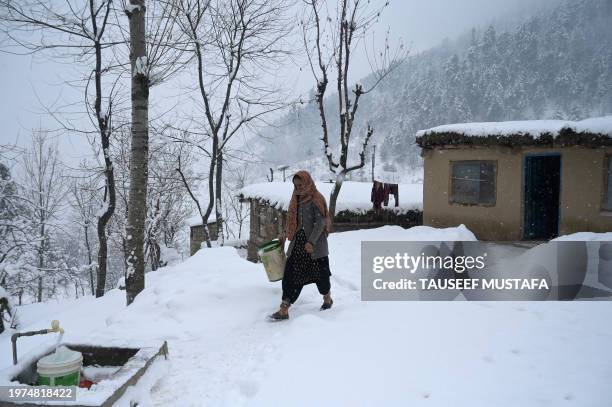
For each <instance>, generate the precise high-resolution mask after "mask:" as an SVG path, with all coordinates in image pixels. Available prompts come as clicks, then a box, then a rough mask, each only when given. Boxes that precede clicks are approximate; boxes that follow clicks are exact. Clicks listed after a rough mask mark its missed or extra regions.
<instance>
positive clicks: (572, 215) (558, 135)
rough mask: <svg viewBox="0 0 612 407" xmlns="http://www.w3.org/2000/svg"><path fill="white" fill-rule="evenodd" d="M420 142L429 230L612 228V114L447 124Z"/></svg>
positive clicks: (521, 233)
mask: <svg viewBox="0 0 612 407" xmlns="http://www.w3.org/2000/svg"><path fill="white" fill-rule="evenodd" d="M417 143H418V145H419V146H420V147H421V148H422V156H423V158H424V167H425V168H424V188H423V204H424V208H425V210H424V213H423V220H424V224H425V225H429V226H434V227H448V226H456V225H459V224H465V225H466V226H467V227H468V228H469V229H470V230H472V231H473V232H474V233H475V234H476V236H477V237H478V239H482V240H522V239H525V240H544V239H550V238H554V237H556V236H558V235H560V234H570V233H574V232H580V231H592V232H605V231H610V230H612V116H607V117H599V118H592V119H588V120H583V121H579V122H571V121H559V120H535V121H523V122H499V123H463V124H453V125H445V126H439V127H435V128H432V129H429V130H422V131H419V132H418V133H417Z"/></svg>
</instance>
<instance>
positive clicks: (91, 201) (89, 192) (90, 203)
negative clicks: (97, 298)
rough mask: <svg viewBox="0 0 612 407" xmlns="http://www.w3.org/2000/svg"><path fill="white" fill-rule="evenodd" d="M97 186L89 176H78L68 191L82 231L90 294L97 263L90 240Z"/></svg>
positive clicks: (92, 291) (94, 291)
mask: <svg viewBox="0 0 612 407" xmlns="http://www.w3.org/2000/svg"><path fill="white" fill-rule="evenodd" d="M97 187H98V183H97V180H95V179H92V178H90V177H79V178H74V179H73V181H72V185H71V188H70V193H71V195H72V199H71V202H70V204H71V206H72V208H73V210H74V212H75V214H76V223H77V225H78V228H79V229H81V230H82V233H83V234H82V236H83V239H84V244H85V253H86V256H87V264H86V265H85V270H86V272H87V274H88V276H89V286H90V289H91V295H95V294H96V284H95V274H96V268H97V263H96V262H94V260H93V255H92V252H93V244H92V242H91V240H90V239H91V237H90V234H91V225H92V223H93V221H94V219H96V217H97V215H98V214H97V213H96V209H97V208H96V204H97V202H99V201H100V198H99V196H98V191H97V189H98V188H97ZM79 240H80V239H79Z"/></svg>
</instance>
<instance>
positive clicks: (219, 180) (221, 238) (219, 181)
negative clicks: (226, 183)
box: [215, 151, 225, 246]
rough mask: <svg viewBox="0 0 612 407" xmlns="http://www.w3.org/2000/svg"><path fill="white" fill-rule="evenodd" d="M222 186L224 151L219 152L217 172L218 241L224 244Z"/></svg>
mask: <svg viewBox="0 0 612 407" xmlns="http://www.w3.org/2000/svg"><path fill="white" fill-rule="evenodd" d="M222 188H223V152H222V151H220V152H219V154H217V173H216V174H215V191H216V193H215V195H216V198H215V216H216V217H217V243H218V245H219V246H223V244H224V242H225V236H224V234H223V211H222V205H221V204H222V202H221V197H222V192H223V191H222Z"/></svg>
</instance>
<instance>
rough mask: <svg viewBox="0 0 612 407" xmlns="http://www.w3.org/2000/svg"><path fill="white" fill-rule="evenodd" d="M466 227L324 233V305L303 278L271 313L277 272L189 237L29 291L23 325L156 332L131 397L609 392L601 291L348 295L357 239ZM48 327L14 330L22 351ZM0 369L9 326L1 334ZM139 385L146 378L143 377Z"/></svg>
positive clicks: (564, 401)
mask: <svg viewBox="0 0 612 407" xmlns="http://www.w3.org/2000/svg"><path fill="white" fill-rule="evenodd" d="M442 239H444V240H474V235H473V234H472V233H471V232H470V231H469V230H467V229H465V228H464V227H459V228H452V229H447V230H435V229H431V228H427V227H416V228H412V229H409V230H403V229H401V228H399V227H391V226H388V227H383V228H379V229H372V230H361V231H354V232H345V233H338V234H333V235H331V236H330V251H331V255H330V264H331V269H332V273H333V276H332V294H333V297H334V307H333V308H332V309H331V310H330V311H325V312H320V311H318V308H319V306H320V303H321V298H320V295H319V294H318V292H317V290H316V288H315V287H314V286H308V287H306V288H305V289H304V291H303V293H302V296H301V297H300V299H299V300H298V302H297V303H296V305H295V306H294V307H292V309H291V318H290V320H288V321H285V322H280V323H269V322H267V321H266V319H265V315H266V314H268V313H270V312H271V311H273V310H275V308H276V307H277V306H278V304H279V302H280V295H281V290H280V283H269V282H268V281H267V279H266V276H265V272H264V270H263V267H262V265H261V264H253V263H249V262H247V261H245V260H244V259H242V258H240V257H239V256H238V255H237V254H236V251H235V249H233V248H229V247H222V248H213V249H206V250H200V251H199V252H197V253H196V254H195V256H193V257H191V258H189V259H187V260H186V261H184V262H182V263H180V264H177V265H175V266H171V267H166V268H163V269H160V270H158V271H156V272H152V273H149V274H148V275H147V288H146V290H145V291H143V292H142V293H141V294H140V295H139V296H138V297H137V298H136V301H135V302H134V304H132V305H131V306H129V307H127V308H126V307H125V305H124V304H125V293H124V292H123V291H120V290H112V291H111V292H109V293H108V294H107V295H106V296H104V297H103V298H100V299H94V298H82V299H79V300H71V301H62V302H52V303H47V304H35V305H29V306H25V307H22V308H21V309H20V310H19V312H20V314H21V320H22V322H23V323H24V324H25V325H26V326H24V328H25V329H28V328H33V329H41V328H44V327H46V326H47V325H48V324H49V322H50V320H51V319H59V320H60V321H61V324H62V326H64V328H65V329H66V334H65V336H64V341H66V342H77V341H79V340H90V339H91V338H95V340H96V341H98V342H100V341H102V342H103V343H104V341H110V340H113V341H123V342H125V343H130V342H132V341H134V342H143V341H144V342H146V341H155V340H167V341H168V344H169V350H170V358H169V360H168V361H167V362H165V361H160V362H158V363H157V364H156V365H154V367H153V369H152V370H151V372H149V374H148V375H147V376H145V378H143V380H142V381H141V385H140V386H138V387H136V388H134V389H131V390H130V391H129V392H128V394H127V395H126V397H124V398H123V399H122V400H121V402H120V403H119V405H129V401H130V400H131V399H134V400H136V399H138V400H140V401H141V404H140V405H141V406H148V405H153V406H181V407H186V406H241V405H248V406H277V405H286V406H314V405H316V406H380V405H385V406H387V405H392V406H464V405H465V406H470V407H476V406H483V407H484V406H486V407H490V406H496V407H499V406H516V407H530V406H553V407H557V406H564V405H568V406H583V407H587V406H589V407H606V406H610V405H612V394H611V393H610V390H609V389H610V386H609V384H610V382H611V381H612V356H610V355H611V354H610V350H609V349H610V343H612V324H610V320H611V319H612V307H610V304H609V303H608V302H604V301H597V302H541V303H535V302H534V303H526V302H525V303H514V302H506V303H488V302H481V303H477V302H463V301H454V302H377V303H368V302H361V301H360V256H359V253H360V242H361V241H362V240H442ZM53 341H55V338H54V337H53V336H49V335H48V336H45V337H41V336H39V337H32V338H22V339H21V340H20V342H19V351H20V355H23V356H24V357H25V356H27V353H28V352H31V351H33V350H34V349H35V348H36V347H37V346H38V345H40V344H41V343H47V344H48V343H52V342H53ZM0 349H2V352H3V355H4V356H3V357H2V358H0V365H1V366H0V369H2V368H6V367H8V366H10V363H11V361H10V339H9V335H8V334H3V335H2V336H0ZM149 388H150V389H151V391H150V392H149V391H148V389H149Z"/></svg>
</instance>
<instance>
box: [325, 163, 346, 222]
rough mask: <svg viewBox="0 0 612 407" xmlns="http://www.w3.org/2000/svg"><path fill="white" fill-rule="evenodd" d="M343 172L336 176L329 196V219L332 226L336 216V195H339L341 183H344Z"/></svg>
mask: <svg viewBox="0 0 612 407" xmlns="http://www.w3.org/2000/svg"><path fill="white" fill-rule="evenodd" d="M344 176H345V174H344V172H340V174H338V175H337V176H336V182H335V183H334V189H332V191H331V194H330V196H329V218H330V221H331V223H332V225H333V223H334V217H335V216H336V202H337V201H338V195H340V189H342V182H343V181H344Z"/></svg>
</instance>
